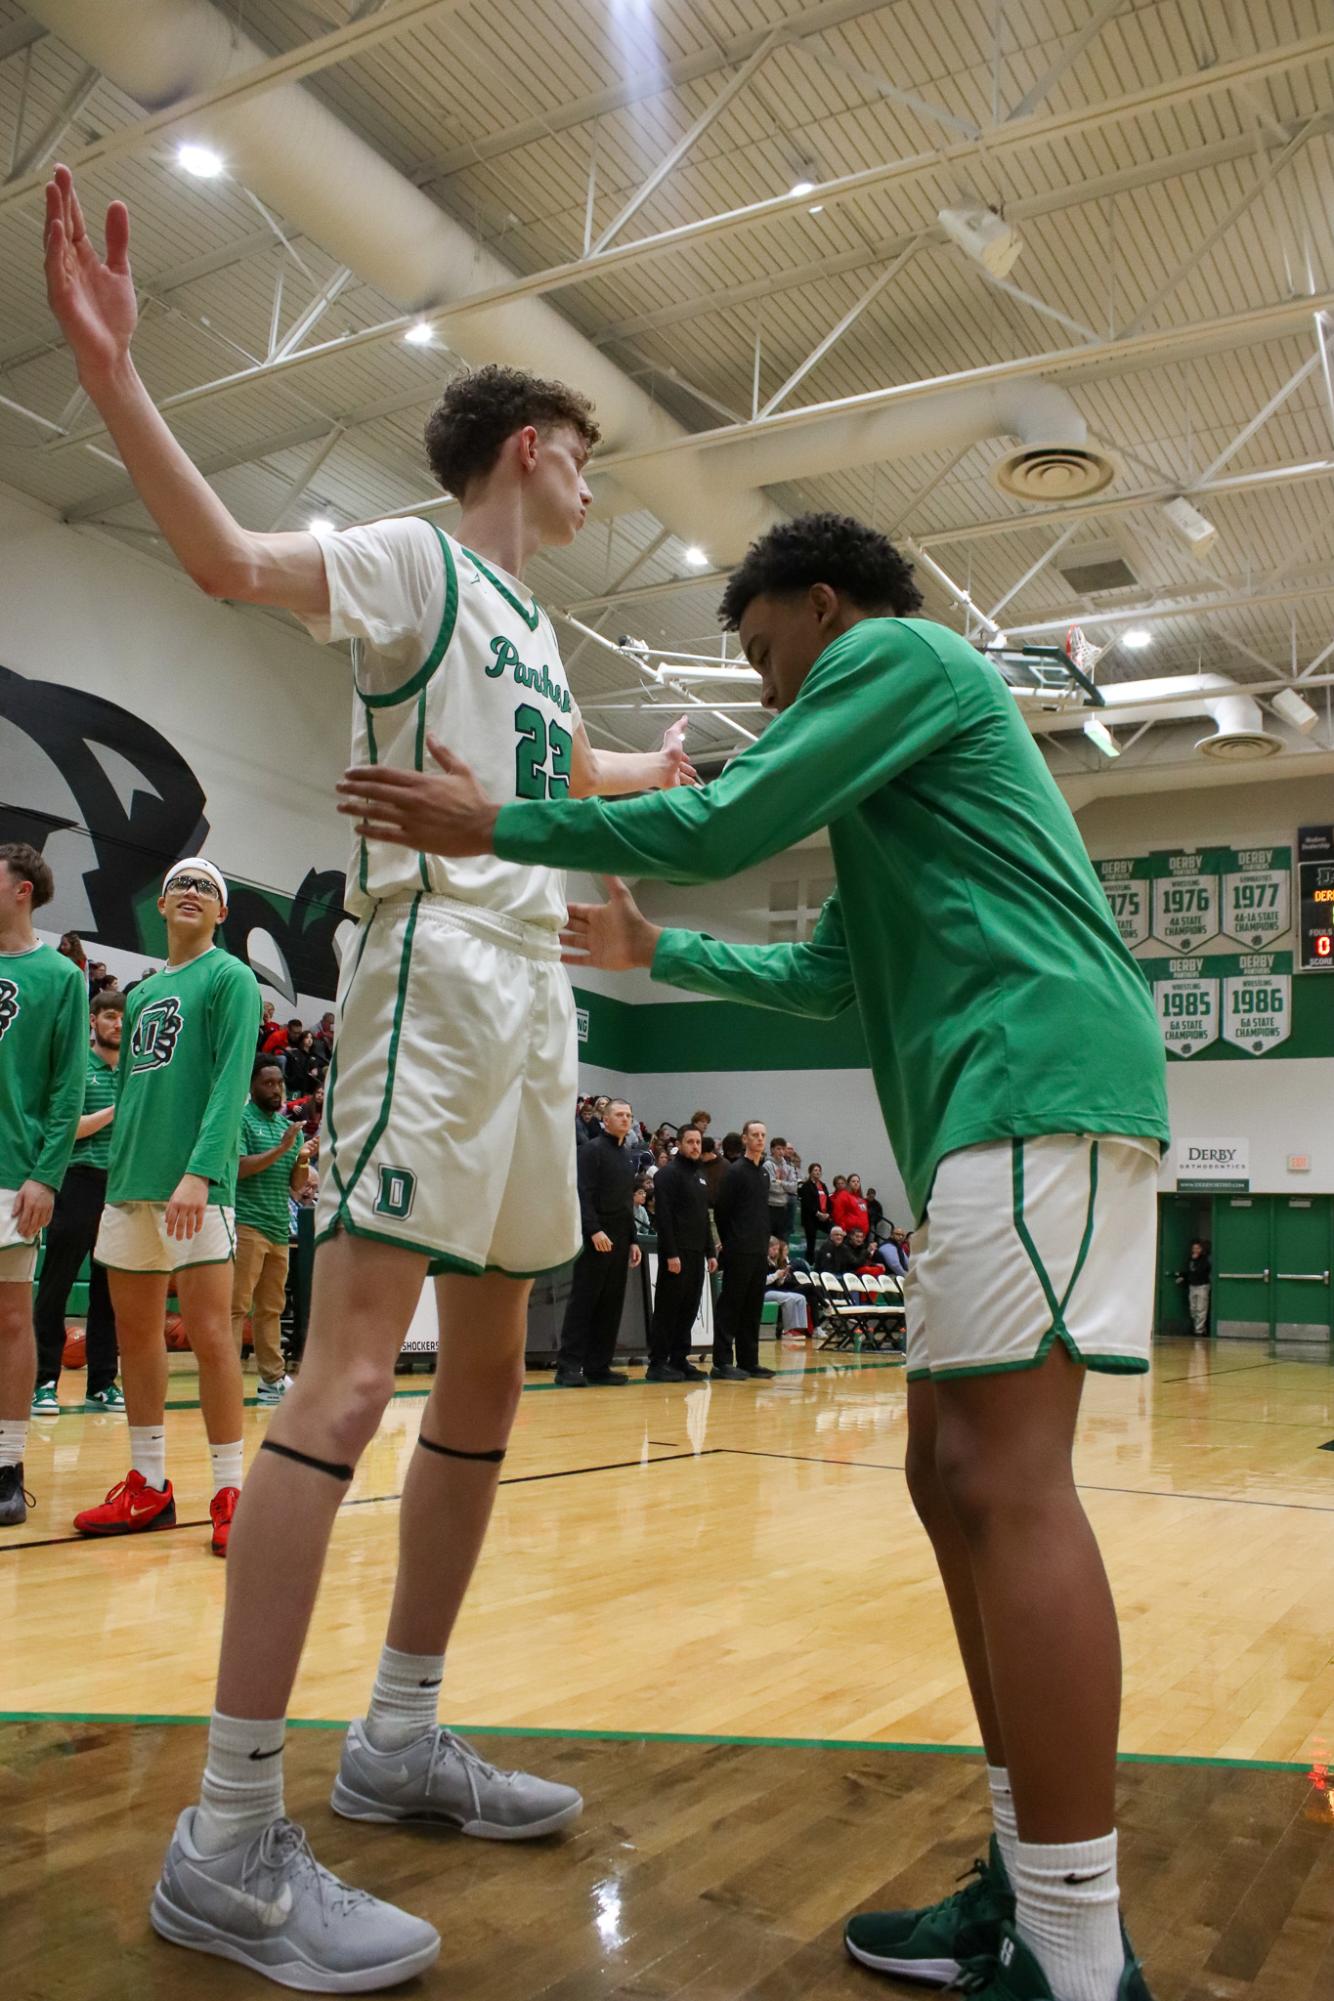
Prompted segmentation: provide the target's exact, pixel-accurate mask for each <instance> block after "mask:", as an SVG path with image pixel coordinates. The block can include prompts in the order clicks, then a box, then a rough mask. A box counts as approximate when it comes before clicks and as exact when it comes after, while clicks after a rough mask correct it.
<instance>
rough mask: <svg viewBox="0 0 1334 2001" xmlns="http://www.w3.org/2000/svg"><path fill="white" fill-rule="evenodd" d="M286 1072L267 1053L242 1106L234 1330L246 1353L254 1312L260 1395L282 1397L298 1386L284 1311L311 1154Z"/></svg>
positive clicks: (268, 1400) (268, 1399) (265, 1400)
mask: <svg viewBox="0 0 1334 2001" xmlns="http://www.w3.org/2000/svg"><path fill="white" fill-rule="evenodd" d="M282 1107H283V1073H282V1071H281V1070H280V1069H279V1067H278V1065H277V1064H276V1063H275V1062H274V1061H273V1058H272V1057H266V1056H260V1057H257V1058H256V1060H255V1067H254V1070H253V1071H252V1073H251V1077H250V1102H249V1104H248V1105H247V1106H246V1108H245V1110H244V1111H243V1112H242V1114H241V1159H240V1163H239V1165H238V1167H237V1170H236V1176H237V1178H236V1262H235V1264H234V1265H233V1267H232V1335H233V1337H234V1339H235V1341H236V1352H237V1354H238V1355H239V1354H240V1352H241V1349H242V1345H243V1342H244V1337H245V1317H246V1315H247V1313H248V1314H249V1315H250V1331H251V1338H252V1340H253V1341H254V1346H255V1363H256V1366H257V1367H258V1369H259V1391H258V1397H259V1401H260V1403H262V1404H277V1403H281V1402H282V1400H283V1398H284V1397H285V1396H286V1394H287V1392H288V1390H289V1389H290V1388H291V1387H292V1379H291V1377H290V1376H289V1375H288V1373H287V1370H286V1368H285V1367H284V1364H283V1344H282V1314H283V1305H284V1302H285V1300H286V1298H287V1260H288V1254H289V1249H290V1241H291V1232H292V1219H291V1215H290V1212H289V1209H288V1197H289V1195H300V1192H301V1189H302V1187H303V1186H304V1184H305V1180H306V1175H307V1171H308V1163H309V1160H310V1152H309V1149H308V1148H307V1147H306V1146H304V1145H299V1144H298V1142H299V1141H300V1140H301V1128H300V1126H299V1125H292V1124H290V1123H289V1122H288V1120H287V1119H285V1118H284V1116H283V1108H282Z"/></svg>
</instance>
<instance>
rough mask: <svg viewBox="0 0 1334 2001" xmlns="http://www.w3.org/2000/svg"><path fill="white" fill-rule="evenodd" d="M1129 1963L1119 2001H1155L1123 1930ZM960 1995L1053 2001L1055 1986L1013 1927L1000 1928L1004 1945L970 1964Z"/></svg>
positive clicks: (978, 1999) (992, 2000)
mask: <svg viewBox="0 0 1334 2001" xmlns="http://www.w3.org/2000/svg"><path fill="white" fill-rule="evenodd" d="M1121 1944H1122V1947H1123V1949H1124V1952H1125V1963H1124V1965H1123V1966H1122V1968H1121V1978H1120V1980H1119V1981H1118V1982H1117V1988H1116V2001H1153V1997H1152V1995H1151V1994H1150V1993H1149V1988H1148V1983H1147V1981H1146V1980H1145V1978H1144V1969H1143V1968H1142V1967H1141V1965H1140V1963H1139V1961H1138V1960H1137V1959H1136V1957H1135V1951H1134V1947H1133V1946H1132V1945H1131V1943H1130V1940H1129V1939H1128V1938H1127V1936H1126V1929H1125V1926H1124V1925H1122V1927H1121ZM958 1986H959V1991H960V1992H961V1993H963V1994H966V1995H967V1996H968V2001H1052V1991H1051V1983H1050V1982H1049V1981H1048V1979H1047V1976H1046V1974H1045V1973H1044V1972H1043V1970H1042V1967H1041V1965H1040V1964H1039V1962H1038V1960H1037V1959H1036V1958H1035V1957H1034V1955H1033V1954H1032V1953H1031V1952H1030V1951H1029V1949H1028V1947H1027V1946H1026V1945H1025V1944H1024V1942H1023V1940H1022V1939H1021V1938H1020V1937H1019V1936H1018V1934H1017V1933H1016V1931H1015V1929H1014V1926H1013V1925H1012V1924H1009V1923H1006V1924H1003V1925H1002V1926H1001V1928H1000V1941H999V1944H998V1945H997V1947H996V1950H995V1952H994V1954H993V1955H992V1957H991V1958H989V1959H975V1960H972V1961H970V1962H968V1963H967V1964H966V1965H965V1966H964V1968H963V1971H962V1972H961V1973H960V1975H959V1980H958Z"/></svg>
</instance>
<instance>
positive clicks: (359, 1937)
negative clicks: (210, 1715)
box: [149, 1807, 440, 1994]
mask: <svg viewBox="0 0 1334 2001" xmlns="http://www.w3.org/2000/svg"><path fill="white" fill-rule="evenodd" d="M194 1817H195V1809H194V1808H193V1807H187V1808H186V1810H185V1812H184V1813H183V1814H182V1815H181V1817H180V1819H179V1820H178V1821H177V1823H176V1832H175V1835H174V1836H173V1837H172V1843H171V1846H170V1848H169V1849H168V1850H167V1859H166V1861H165V1862H164V1863H163V1865H162V1876H161V1879H160V1881H159V1883H158V1886H157V1888H156V1890H155V1891H154V1892H153V1902H152V1905H151V1907H150V1911H149V1916H150V1918H151V1920H152V1924H153V1929H154V1931H155V1932H157V1933H159V1934H160V1936H161V1937H163V1938H165V1939H170V1940H171V1942H172V1943H173V1945H188V1946H193V1947H194V1949H195V1951H196V1952H211V1953H215V1954H216V1955H217V1957H218V1958H219V1959H234V1960H236V1961H238V1962H239V1964H240V1965H242V1966H248V1967H249V1968H250V1970H251V1972H252V1973H262V1974H264V1975H265V1976H266V1977H267V1978H268V1979H269V1980H275V1981H277V1983H278V1985H279V1986H280V1987H299V1988H300V1989H301V1990H302V1992H303V1993H306V1994H371V1993H374V1992H375V1991H376V1990H377V1989H378V1988H381V1987H393V1986H394V1985H395V1984H396V1983H397V1982H398V1981H400V1980H407V1979H408V1978H409V1977H410V1976H411V1975H412V1974H414V1973H422V1972H424V1971H425V1969H426V1968H427V1967H428V1966H430V1965H431V1964H432V1962H433V1961H434V1960H435V1958H436V1955H437V1954H438V1953H439V1951H440V1934H439V1932H437V1931H436V1929H435V1927H434V1926H433V1925H428V1924H427V1923H426V1921H425V1919H423V1918H413V1917H409V1916H408V1913H407V1912H406V1911H400V1910H397V1909H396V1908H395V1907H394V1905H393V1904H385V1903H382V1902H381V1901H380V1899H379V1898H378V1897H372V1896H368V1895H367V1893H366V1892H365V1891H364V1890H353V1889H350V1888H349V1887H348V1885H347V1884H346V1883H340V1882H339V1880H338V1878H337V1877H336V1876H331V1875H330V1873H329V1871H328V1870H327V1869H322V1868H321V1867H320V1865H319V1863H318V1862H317V1861H316V1860H315V1857H314V1856H313V1855H312V1854H311V1852H310V1847H309V1844H308V1842H307V1840H306V1837H305V1835H304V1833H303V1832H302V1830H301V1829H300V1828H299V1827H297V1826H296V1825H295V1823H294V1822H292V1821H290V1820H275V1821H271V1822H270V1823H269V1825H268V1826H267V1827H266V1828H265V1829H264V1831H263V1833H262V1834H257V1835H256V1836H255V1838H254V1840H253V1841H251V1842H249V1843H248V1844H246V1845H245V1846H242V1847H239V1848H229V1849H227V1850H226V1851H225V1852H224V1853H223V1854H221V1855H201V1854H200V1853H199V1851H198V1849H197V1848H196V1847H195V1845H194V1842H193V1840H192V1839H191V1836H192V1833H193V1829H194Z"/></svg>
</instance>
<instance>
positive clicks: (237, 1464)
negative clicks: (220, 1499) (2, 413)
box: [208, 1438, 245, 1494]
mask: <svg viewBox="0 0 1334 2001" xmlns="http://www.w3.org/2000/svg"><path fill="white" fill-rule="evenodd" d="M244 1451H245V1445H244V1441H243V1440H241V1439H239V1438H238V1439H237V1441H236V1443H235V1445H210V1446H209V1448H208V1456H209V1460H210V1462H211V1464H212V1467H213V1491H214V1493H215V1494H219V1493H221V1492H222V1489H223V1488H224V1487H239V1486H240V1484H241V1458H242V1454H243V1453H244Z"/></svg>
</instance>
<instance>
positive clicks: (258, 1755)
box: [250, 1744, 283, 1765]
mask: <svg viewBox="0 0 1334 2001" xmlns="http://www.w3.org/2000/svg"><path fill="white" fill-rule="evenodd" d="M282 1748H283V1747H282V1745H281V1744H278V1745H276V1746H275V1747H274V1749H273V1750H272V1751H252V1752H251V1753H250V1762H251V1764H252V1765H256V1764H258V1763H259V1762H260V1760H261V1759H262V1758H276V1757H278V1756H279V1755H280V1754H281V1752H282Z"/></svg>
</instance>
